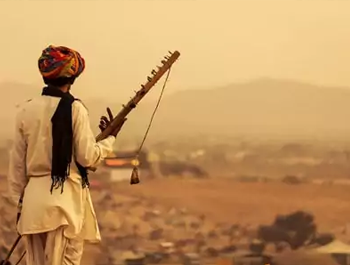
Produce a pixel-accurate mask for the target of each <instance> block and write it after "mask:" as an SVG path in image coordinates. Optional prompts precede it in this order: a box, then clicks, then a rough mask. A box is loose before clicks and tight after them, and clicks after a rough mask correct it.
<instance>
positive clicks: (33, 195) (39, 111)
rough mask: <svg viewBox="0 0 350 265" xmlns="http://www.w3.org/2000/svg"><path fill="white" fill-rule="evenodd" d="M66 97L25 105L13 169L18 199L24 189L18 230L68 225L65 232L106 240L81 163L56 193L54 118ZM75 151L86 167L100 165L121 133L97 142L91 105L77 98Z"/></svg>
mask: <svg viewBox="0 0 350 265" xmlns="http://www.w3.org/2000/svg"><path fill="white" fill-rule="evenodd" d="M59 100H60V98H55V97H49V96H39V97H37V98H34V99H32V100H30V101H28V102H26V103H24V104H23V105H22V106H20V107H19V110H18V113H17V116H16V126H15V137H14V145H13V148H12V150H11V153H10V163H9V172H8V184H9V195H10V197H11V199H12V201H13V202H14V203H17V202H18V200H19V198H20V196H21V194H22V192H23V191H24V198H23V206H22V215H21V218H20V221H19V223H18V226H17V228H18V232H19V233H20V234H22V235H25V234H35V233H43V232H48V231H52V230H54V229H57V228H58V227H59V226H62V225H64V226H66V229H65V236H67V237H68V238H74V237H76V236H78V235H80V236H82V237H83V238H84V239H85V240H89V241H95V242H96V241H100V239H101V237H100V233H99V229H98V225H97V220H96V215H95V212H94V209H93V205H92V202H91V197H90V193H89V190H88V189H83V188H82V186H81V181H80V176H79V175H78V174H77V173H76V172H78V170H77V168H76V166H75V163H74V162H72V164H71V174H70V176H69V179H68V180H67V181H66V182H65V184H64V192H63V193H62V194H61V191H60V189H58V190H54V191H53V193H52V194H51V193H50V187H51V158H52V136H51V133H52V130H51V128H52V123H51V117H52V116H53V114H54V112H55V110H56V108H57V105H58V103H59ZM72 118H73V132H74V133H73V142H74V146H73V147H74V148H73V156H74V157H75V158H76V160H77V161H78V162H79V163H80V164H81V165H82V166H84V167H97V166H98V165H99V164H100V162H101V161H102V160H103V159H104V158H105V157H107V156H108V154H109V153H111V152H112V150H113V149H112V147H113V144H114V142H115V137H114V136H110V137H108V138H107V139H105V140H103V141H100V142H98V143H96V141H95V137H94V135H93V132H92V130H91V126H90V120H89V116H88V112H87V109H86V108H85V107H84V105H83V104H82V103H81V102H79V101H75V102H74V103H73V105H72Z"/></svg>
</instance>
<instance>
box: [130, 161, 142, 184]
mask: <svg viewBox="0 0 350 265" xmlns="http://www.w3.org/2000/svg"><path fill="white" fill-rule="evenodd" d="M138 183H140V178H139V169H138V168H137V167H136V166H134V168H133V169H132V172H131V178H130V185H134V184H138Z"/></svg>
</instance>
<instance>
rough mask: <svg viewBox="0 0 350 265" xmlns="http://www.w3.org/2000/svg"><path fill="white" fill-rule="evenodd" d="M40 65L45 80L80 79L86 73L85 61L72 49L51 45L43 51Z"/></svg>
mask: <svg viewBox="0 0 350 265" xmlns="http://www.w3.org/2000/svg"><path fill="white" fill-rule="evenodd" d="M38 65H39V70H40V73H41V75H42V76H43V77H44V78H47V79H55V78H59V77H67V78H70V77H78V76H79V75H80V74H81V73H82V72H83V71H84V69H85V60H84V58H83V57H81V55H80V54H79V53H78V52H77V51H74V50H72V49H70V48H67V47H64V46H53V45H50V46H49V47H47V48H46V49H45V50H43V52H42V54H41V56H40V58H39V61H38Z"/></svg>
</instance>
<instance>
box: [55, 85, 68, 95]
mask: <svg viewBox="0 0 350 265" xmlns="http://www.w3.org/2000/svg"><path fill="white" fill-rule="evenodd" d="M58 89H59V90H61V91H62V92H63V93H67V92H69V90H70V86H69V85H64V86H61V87H59V88H58Z"/></svg>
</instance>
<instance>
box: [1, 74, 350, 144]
mask: <svg viewBox="0 0 350 265" xmlns="http://www.w3.org/2000/svg"><path fill="white" fill-rule="evenodd" d="M0 89H1V90H2V91H3V93H4V94H5V93H6V97H5V96H4V97H2V103H1V106H2V108H1V112H0V121H1V122H2V123H3V124H6V127H4V128H6V129H5V130H2V134H3V135H6V134H8V133H10V132H11V130H12V129H11V130H9V129H10V128H12V127H11V126H10V124H12V122H13V117H14V116H13V114H12V110H13V108H14V105H15V104H16V103H18V102H21V101H24V100H26V99H28V98H30V97H31V96H33V95H35V94H36V93H37V91H38V89H37V88H35V87H31V86H28V85H23V84H13V83H6V84H4V83H0ZM85 103H86V105H87V106H88V108H89V111H90V115H91V120H92V123H93V124H96V126H97V122H98V118H99V116H100V115H101V114H103V112H104V110H105V107H106V106H111V107H112V108H113V105H118V106H120V102H118V103H114V104H111V103H110V102H108V100H101V99H96V100H94V99H92V100H91V99H90V100H86V101H85ZM349 103H350V88H339V87H319V86H315V85H312V84H305V83H300V82H295V81H289V80H275V79H258V80H254V81H251V82H246V83H237V84H232V85H228V86H225V87H219V88H213V89H207V90H185V91H181V92H178V93H175V94H173V95H169V96H166V97H165V98H164V99H163V100H162V102H161V104H160V107H159V110H158V113H157V114H156V117H155V121H154V125H153V127H152V130H151V133H150V136H151V137H162V138H164V137H165V136H170V135H172V136H176V135H190V134H191V135H193V134H216V135H234V134H250V135H265V134H284V135H288V134H292V135H299V136H302V135H308V136H310V135H320V136H337V135H339V136H340V135H341V136H344V135H347V134H349V136H350V122H349V118H350V104H349ZM154 106H155V102H146V101H144V102H141V103H140V105H139V106H138V107H137V109H136V110H134V111H133V113H132V114H131V115H130V117H129V121H128V122H127V125H126V126H125V132H123V134H124V133H126V134H130V135H141V134H142V133H143V132H144V131H145V129H146V127H147V123H148V121H149V119H150V116H151V114H152V111H153V108H154ZM113 110H114V111H115V112H117V111H119V109H116V108H113ZM8 127H9V128H8ZM96 132H97V130H96Z"/></svg>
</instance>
